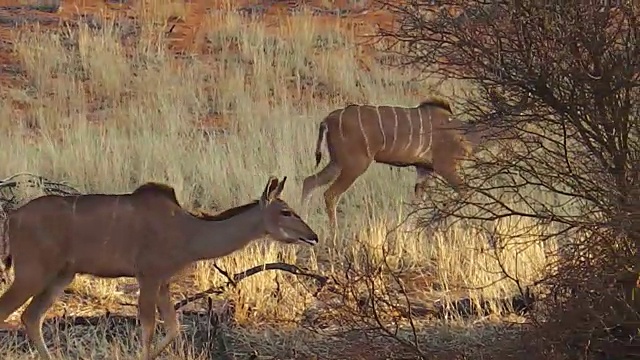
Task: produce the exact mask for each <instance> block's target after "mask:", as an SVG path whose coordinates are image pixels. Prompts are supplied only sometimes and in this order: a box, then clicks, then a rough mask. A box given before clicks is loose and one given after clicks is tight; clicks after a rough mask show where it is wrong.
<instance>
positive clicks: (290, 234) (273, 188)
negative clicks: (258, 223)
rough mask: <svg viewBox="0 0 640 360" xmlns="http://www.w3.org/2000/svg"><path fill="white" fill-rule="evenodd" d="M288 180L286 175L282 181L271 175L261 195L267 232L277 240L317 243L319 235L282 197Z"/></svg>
mask: <svg viewBox="0 0 640 360" xmlns="http://www.w3.org/2000/svg"><path fill="white" fill-rule="evenodd" d="M286 181H287V177H286V176H285V177H283V178H282V181H278V179H277V178H276V177H273V176H271V177H269V181H268V182H267V186H266V187H265V188H264V192H263V193H262V197H260V207H261V209H262V214H263V219H264V227H265V229H266V230H267V233H268V234H269V235H270V236H271V237H272V238H273V239H275V240H277V241H280V242H283V243H287V244H297V243H304V244H308V245H311V246H313V245H316V244H317V243H318V235H317V234H316V233H315V232H314V231H313V230H312V229H311V227H309V225H307V223H306V222H304V220H302V218H300V216H299V215H298V214H297V213H296V212H295V211H293V209H292V208H291V207H290V206H289V204H287V203H286V202H285V201H284V200H282V199H280V194H281V193H282V190H283V189H284V184H285V182H286Z"/></svg>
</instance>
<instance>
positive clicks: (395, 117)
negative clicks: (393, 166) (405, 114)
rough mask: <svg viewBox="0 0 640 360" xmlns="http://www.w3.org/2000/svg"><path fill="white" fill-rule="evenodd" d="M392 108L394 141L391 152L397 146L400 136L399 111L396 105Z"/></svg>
mask: <svg viewBox="0 0 640 360" xmlns="http://www.w3.org/2000/svg"><path fill="white" fill-rule="evenodd" d="M391 110H393V119H394V124H393V141H392V142H391V149H390V150H389V152H393V149H394V148H395V147H396V139H397V138H398V113H397V112H396V107H395V106H391Z"/></svg>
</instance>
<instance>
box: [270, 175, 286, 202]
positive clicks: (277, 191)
mask: <svg viewBox="0 0 640 360" xmlns="http://www.w3.org/2000/svg"><path fill="white" fill-rule="evenodd" d="M286 181H287V177H286V176H285V177H283V178H282V181H280V183H279V184H278V187H277V188H276V191H275V193H274V194H273V198H274V199H275V198H278V197H280V194H282V190H283V189H284V183H285V182H286Z"/></svg>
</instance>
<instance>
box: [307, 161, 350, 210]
mask: <svg viewBox="0 0 640 360" xmlns="http://www.w3.org/2000/svg"><path fill="white" fill-rule="evenodd" d="M340 172H341V169H340V167H339V166H338V165H337V164H335V163H333V162H330V163H329V164H327V165H326V166H325V167H324V168H323V169H322V170H320V171H319V172H318V173H316V174H313V175H310V176H307V177H306V178H305V179H304V180H303V181H302V194H301V196H300V199H301V202H302V205H303V206H304V207H306V205H307V203H308V201H309V196H310V195H311V192H313V190H315V189H316V188H319V187H321V186H324V185H327V184H328V183H330V182H331V181H332V180H333V179H335V178H336V177H338V175H340Z"/></svg>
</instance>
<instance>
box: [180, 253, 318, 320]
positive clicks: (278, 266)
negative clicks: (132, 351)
mask: <svg viewBox="0 0 640 360" xmlns="http://www.w3.org/2000/svg"><path fill="white" fill-rule="evenodd" d="M214 266H215V268H216V269H217V270H218V271H219V272H220V273H221V274H222V275H223V276H224V277H226V278H227V283H226V284H224V285H220V286H216V287H212V288H210V289H207V290H205V291H201V292H199V293H197V294H194V295H192V296H189V297H187V298H186V299H183V300H180V301H178V302H177V303H175V304H174V305H173V308H174V309H176V310H178V309H180V308H182V307H184V306H186V305H187V304H190V303H192V302H194V301H196V300H200V299H203V298H205V297H207V296H209V295H213V294H222V293H223V292H224V291H225V290H226V289H227V288H229V286H234V287H235V286H236V285H237V284H238V283H239V282H240V281H242V280H244V279H246V278H248V277H250V276H252V275H255V274H257V273H260V272H263V271H266V270H281V271H284V272H288V273H290V274H293V275H296V276H305V277H310V278H313V279H314V280H316V281H317V282H318V286H319V288H320V289H322V288H323V287H324V286H325V285H326V284H327V282H328V281H329V278H328V277H326V276H323V275H319V274H314V273H311V272H309V271H307V270H305V269H302V268H300V267H298V266H296V265H292V264H286V263H280V262H278V263H269V264H263V265H258V266H254V267H252V268H251V269H247V270H245V271H242V272H239V273H237V274H234V275H233V276H229V274H228V273H227V272H226V271H224V270H222V269H220V268H219V267H218V266H217V265H214Z"/></svg>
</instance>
